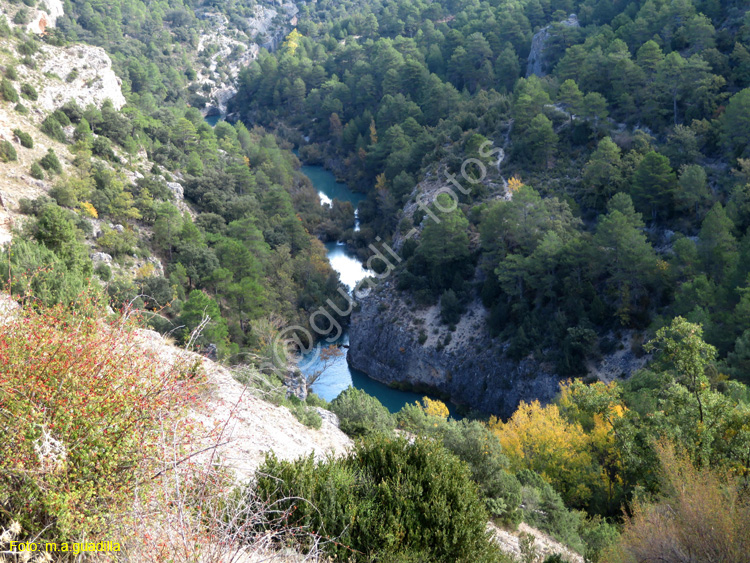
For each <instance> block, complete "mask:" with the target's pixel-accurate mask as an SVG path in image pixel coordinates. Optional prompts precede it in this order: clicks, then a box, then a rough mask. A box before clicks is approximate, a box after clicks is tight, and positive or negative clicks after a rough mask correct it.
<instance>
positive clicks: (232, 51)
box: [195, 2, 299, 116]
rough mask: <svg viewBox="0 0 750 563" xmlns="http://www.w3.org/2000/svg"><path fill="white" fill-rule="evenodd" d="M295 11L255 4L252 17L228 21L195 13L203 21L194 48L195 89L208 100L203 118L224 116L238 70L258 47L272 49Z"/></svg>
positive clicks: (289, 5)
mask: <svg viewBox="0 0 750 563" xmlns="http://www.w3.org/2000/svg"><path fill="white" fill-rule="evenodd" d="M298 11H299V10H298V8H297V6H296V5H294V4H293V3H289V2H288V3H285V4H283V5H281V6H280V7H279V6H278V5H277V4H275V3H274V7H271V6H267V5H262V4H257V5H256V6H254V7H253V15H252V16H251V17H248V18H244V19H243V20H242V21H240V22H237V21H234V22H231V21H230V20H229V19H228V18H227V17H226V16H225V15H224V14H222V13H220V12H218V11H215V10H212V9H210V8H205V9H202V11H199V12H197V14H196V15H197V16H198V18H200V19H201V20H203V21H204V22H205V26H204V29H203V31H202V32H201V35H200V38H199V40H198V48H197V49H196V52H197V55H198V60H197V61H196V67H198V66H202V67H203V68H202V69H201V71H200V73H199V75H198V77H197V79H196V81H195V86H199V87H200V92H202V93H203V94H205V96H206V97H207V98H208V100H209V101H208V105H207V107H206V108H205V109H204V113H205V114H206V115H222V116H224V115H226V112H227V104H228V103H229V100H231V99H232V98H233V97H234V96H235V94H237V85H236V80H237V76H238V75H239V73H240V70H242V68H244V67H245V66H247V64H248V63H249V62H250V61H252V60H254V59H255V58H257V56H258V53H259V52H260V49H261V48H265V49H268V50H273V49H275V48H276V47H278V45H279V44H280V42H281V40H282V39H283V37H284V36H285V35H286V33H287V32H288V31H289V30H291V29H292V27H293V26H294V25H296V23H297V18H296V15H297V13H298Z"/></svg>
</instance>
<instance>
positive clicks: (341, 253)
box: [300, 165, 422, 412]
mask: <svg viewBox="0 0 750 563" xmlns="http://www.w3.org/2000/svg"><path fill="white" fill-rule="evenodd" d="M300 171H301V172H302V173H303V174H304V175H305V176H307V177H308V178H310V180H311V181H312V183H313V186H314V187H315V189H316V190H317V191H318V196H319V197H320V202H321V205H326V204H330V202H331V201H332V200H333V199H334V198H335V199H339V200H341V201H350V202H351V203H352V205H354V206H355V209H356V207H357V205H359V202H360V201H362V200H363V199H364V197H365V196H364V195H362V194H358V193H355V192H352V191H351V190H350V189H349V188H348V187H347V186H346V184H342V183H341V182H337V181H336V178H335V176H334V175H333V174H332V173H331V172H329V171H328V170H326V169H325V168H323V167H322V166H307V165H306V166H302V168H301V169H300ZM326 249H328V260H329V262H330V263H331V267H333V269H334V270H336V272H338V274H339V277H340V279H341V282H342V283H343V284H344V285H346V286H347V287H348V288H349V291H351V290H352V289H353V288H354V286H355V285H356V284H357V282H359V281H360V280H362V279H363V278H365V277H366V276H367V275H368V271H367V270H366V269H365V268H364V267H363V265H362V262H361V261H360V260H359V259H358V258H357V257H356V256H355V255H354V254H352V253H351V252H349V251H348V250H347V248H346V246H345V245H344V244H343V243H337V242H329V243H327V244H326ZM335 344H337V345H339V346H341V347H342V349H341V351H342V352H343V354H342V355H341V356H339V357H337V358H335V359H334V360H333V362H329V366H328V367H327V368H326V369H325V371H323V373H322V375H321V376H320V378H319V379H318V380H317V381H316V382H315V383H314V384H313V386H312V390H313V391H314V392H315V393H316V394H318V395H320V396H321V397H323V398H324V399H325V400H327V401H331V400H333V399H335V398H336V397H337V396H338V395H339V393H341V392H342V391H343V390H344V389H346V388H347V387H349V386H350V385H352V386H354V387H356V388H358V389H362V390H363V391H365V392H366V393H367V394H368V395H372V396H373V397H377V399H378V400H379V401H380V402H381V403H383V404H384V405H385V406H386V407H387V408H388V410H390V411H391V412H398V411H399V410H401V408H402V407H403V406H404V405H406V404H407V403H414V402H415V401H419V400H420V399H421V398H422V395H420V394H417V393H411V392H408V391H399V390H397V389H392V388H391V387H388V386H387V385H384V384H382V383H379V382H378V381H375V380H373V379H370V378H369V377H367V376H366V375H365V374H364V373H363V372H361V371H359V370H357V369H353V368H351V367H349V364H348V363H347V361H346V348H343V347H344V346H346V345H348V344H349V337H348V336H347V335H346V334H344V335H343V336H342V337H341V338H340V339H339V340H338V341H337V342H336V343H335ZM326 345H327V344H325V343H323V344H322V345H320V346H326ZM318 356H319V351H318V350H314V351H312V352H310V353H309V354H306V355H305V356H303V358H302V360H301V361H300V369H301V370H302V373H304V374H305V375H307V376H309V375H312V374H314V373H315V372H316V371H318V370H321V369H323V367H324V365H323V363H322V362H321V361H320V360H319V359H317V358H318Z"/></svg>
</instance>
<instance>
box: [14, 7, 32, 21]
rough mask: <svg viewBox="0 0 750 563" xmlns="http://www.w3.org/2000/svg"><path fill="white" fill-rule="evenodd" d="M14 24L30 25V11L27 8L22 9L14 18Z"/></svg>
mask: <svg viewBox="0 0 750 563" xmlns="http://www.w3.org/2000/svg"><path fill="white" fill-rule="evenodd" d="M13 23H14V24H16V25H26V24H27V23H29V11H28V10H27V9H26V8H20V9H19V10H18V11H17V12H16V14H15V15H14V16H13Z"/></svg>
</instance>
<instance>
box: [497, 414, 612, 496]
mask: <svg viewBox="0 0 750 563" xmlns="http://www.w3.org/2000/svg"><path fill="white" fill-rule="evenodd" d="M489 426H490V429H491V430H492V431H493V432H495V434H496V435H497V437H498V438H499V439H500V443H501V444H502V446H503V452H504V453H505V455H507V456H508V460H509V461H510V467H511V469H512V470H513V471H520V470H521V469H531V470H532V471H536V472H537V473H539V474H540V475H541V476H542V477H543V478H544V479H545V480H546V481H548V482H549V483H550V484H551V485H552V486H553V487H555V489H557V491H558V492H560V494H561V495H562V497H563V498H564V499H565V501H566V503H567V504H573V505H577V506H583V505H585V504H586V502H587V501H588V499H589V497H590V496H591V488H590V484H591V483H592V482H593V481H595V480H596V477H597V471H596V468H595V464H594V461H593V459H592V456H591V454H590V452H589V437H588V436H587V435H586V433H585V432H584V430H583V427H582V426H581V425H580V424H579V423H577V422H575V423H571V422H568V421H567V420H565V418H563V416H562V415H561V414H560V409H559V408H558V407H557V405H548V406H546V407H543V406H542V405H541V404H540V403H539V401H534V402H532V403H526V402H523V401H521V404H520V405H518V409H517V410H516V412H515V413H514V414H513V416H512V417H511V418H510V419H509V420H508V422H505V423H504V422H502V421H501V420H499V419H498V418H495V417H492V418H491V419H490V421H489Z"/></svg>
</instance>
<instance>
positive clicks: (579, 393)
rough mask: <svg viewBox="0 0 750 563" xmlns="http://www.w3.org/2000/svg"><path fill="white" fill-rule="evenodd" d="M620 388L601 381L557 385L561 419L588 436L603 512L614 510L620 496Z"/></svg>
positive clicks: (621, 466)
mask: <svg viewBox="0 0 750 563" xmlns="http://www.w3.org/2000/svg"><path fill="white" fill-rule="evenodd" d="M621 393H622V389H621V387H620V386H619V385H618V384H617V383H616V382H612V383H609V384H606V383H602V382H601V381H599V382H596V383H593V384H591V385H586V384H585V383H583V382H581V381H579V380H576V381H572V382H571V381H568V382H564V383H561V384H560V399H559V401H558V403H559V406H560V409H561V411H562V413H563V415H564V416H565V418H566V419H567V420H569V421H571V422H577V423H578V424H580V425H581V426H582V428H583V429H584V431H585V432H586V433H587V437H588V447H589V452H590V454H591V456H592V458H593V460H594V461H595V462H596V463H597V464H598V466H599V479H598V483H599V484H600V486H601V487H602V488H603V489H604V491H603V492H604V493H606V505H607V506H606V510H607V512H610V513H611V512H612V511H613V510H615V509H617V508H618V507H617V505H616V504H615V499H616V498H617V497H618V496H619V495H620V494H622V485H623V478H622V473H623V471H624V462H623V459H622V455H621V452H620V448H619V447H618V444H617V427H618V424H619V423H620V422H622V421H623V417H624V416H625V414H626V412H627V408H626V407H625V405H624V404H623V402H622V400H621Z"/></svg>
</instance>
